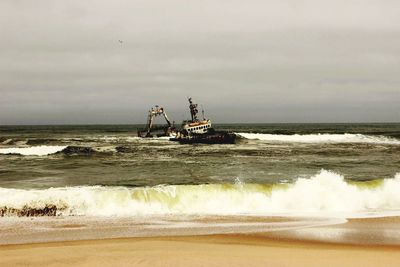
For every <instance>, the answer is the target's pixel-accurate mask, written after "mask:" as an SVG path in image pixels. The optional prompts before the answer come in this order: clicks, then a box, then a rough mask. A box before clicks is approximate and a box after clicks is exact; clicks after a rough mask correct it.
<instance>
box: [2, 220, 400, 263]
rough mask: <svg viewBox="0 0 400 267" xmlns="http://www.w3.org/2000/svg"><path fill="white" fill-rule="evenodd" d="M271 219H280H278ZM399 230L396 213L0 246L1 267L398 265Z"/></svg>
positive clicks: (399, 248) (399, 222)
mask: <svg viewBox="0 0 400 267" xmlns="http://www.w3.org/2000/svg"><path fill="white" fill-rule="evenodd" d="M270 219H271V218H270ZM253 220H254V218H253ZM273 220H275V221H274V222H276V221H278V222H279V221H280V220H282V218H280V219H277V218H274V219H273ZM70 227H71V229H74V227H72V226H70ZM56 229H58V230H59V228H56ZM399 229H400V217H382V218H363V219H349V220H348V221H347V222H346V223H343V224H329V225H328V224H326V225H319V226H315V227H312V226H311V227H307V226H306V227H304V228H302V227H297V228H293V229H283V230H277V231H270V232H268V231H266V232H257V233H225V234H209V235H185V236H176V235H169V236H152V237H122V238H121V237H120V238H106V239H104V238H95V239H91V240H75V241H49V242H41V243H30V244H8V245H0V265H1V266H27V265H28V266H70V265H73V266H233V267H234V266H304V267H313V266H316V267H317V266H318V267H321V266H340V267H343V266H349V267H353V266H378V265H379V266H398V263H399V262H400V253H399V252H400V242H399V240H400V237H398V235H397V236H394V239H393V238H392V239H391V237H390V235H391V234H390V233H391V232H390V231H393V232H399ZM385 231H386V232H385ZM387 231H389V232H387ZM58 233H59V234H65V232H62V231H59V232H58ZM310 233H314V236H313V235H311V234H310ZM327 233H330V234H331V235H329V234H327ZM338 233H342V236H340V235H338ZM385 233H386V234H385ZM387 233H389V234H387ZM318 234H321V235H322V236H324V237H325V239H324V238H321V236H318ZM369 239H370V240H369ZM368 240H369V241H368Z"/></svg>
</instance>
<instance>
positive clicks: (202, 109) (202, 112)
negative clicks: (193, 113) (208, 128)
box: [201, 105, 206, 121]
mask: <svg viewBox="0 0 400 267" xmlns="http://www.w3.org/2000/svg"><path fill="white" fill-rule="evenodd" d="M201 114H203V121H205V120H206V117H204V108H203V105H201Z"/></svg>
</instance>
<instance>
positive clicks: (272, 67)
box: [0, 0, 400, 124]
mask: <svg viewBox="0 0 400 267" xmlns="http://www.w3.org/2000/svg"><path fill="white" fill-rule="evenodd" d="M399 7H400V3H399V2H397V1H250V2H244V1H236V0H234V1H176V0H171V1H113V3H110V2H109V1H67V2H59V1H39V2H37V3H36V2H35V3H32V2H31V1H2V2H1V3H0V36H1V37H0V38H1V42H0V58H1V59H2V60H1V61H0V124H21V123H22V124H24V123H39V124H45V123H131V122H144V120H145V118H144V116H145V114H146V111H147V109H148V108H150V107H151V106H152V105H154V104H160V105H164V106H166V108H168V110H170V113H172V115H171V116H172V117H174V118H176V120H180V119H181V118H182V116H185V115H184V114H186V113H187V111H186V109H187V108H186V97H187V96H189V95H191V96H193V97H195V99H196V100H197V101H199V102H202V103H203V104H204V106H205V107H206V108H207V110H208V111H207V112H208V114H209V116H212V118H214V120H216V121H219V122H234V121H240V122H303V121H304V122H312V121H400V114H399V111H398V105H399V102H400V89H399V85H400V79H399V78H398V77H399V76H398V70H399V69H400V61H399V60H398V58H399V55H400V27H399V26H400V18H399V17H398V15H397V14H396V10H399ZM118 40H123V43H122V44H121V43H119V42H118Z"/></svg>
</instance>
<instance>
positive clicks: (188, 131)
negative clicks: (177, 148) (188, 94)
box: [170, 98, 236, 144]
mask: <svg viewBox="0 0 400 267" xmlns="http://www.w3.org/2000/svg"><path fill="white" fill-rule="evenodd" d="M188 101H189V110H190V116H191V120H186V121H183V122H182V126H181V129H180V130H179V131H177V133H176V136H175V137H172V138H170V141H175V142H179V143H181V144H234V143H235V140H236V135H235V134H234V133H230V132H226V131H216V130H215V129H214V128H213V127H212V124H211V120H210V119H206V118H205V117H204V110H203V112H202V113H203V118H202V119H199V118H198V113H199V110H198V104H195V103H194V102H193V100H192V98H188Z"/></svg>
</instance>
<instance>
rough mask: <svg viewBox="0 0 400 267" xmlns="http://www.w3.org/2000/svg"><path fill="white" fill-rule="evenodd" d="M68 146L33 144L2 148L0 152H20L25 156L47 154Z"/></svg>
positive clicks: (19, 153)
mask: <svg viewBox="0 0 400 267" xmlns="http://www.w3.org/2000/svg"><path fill="white" fill-rule="evenodd" d="M65 148H66V146H32V147H11V148H0V154H18V155H23V156H46V155H50V154H54V153H57V152H60V151H62V150H63V149H65Z"/></svg>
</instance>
